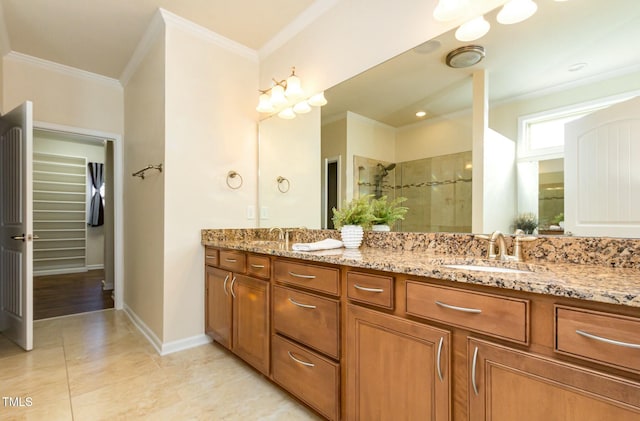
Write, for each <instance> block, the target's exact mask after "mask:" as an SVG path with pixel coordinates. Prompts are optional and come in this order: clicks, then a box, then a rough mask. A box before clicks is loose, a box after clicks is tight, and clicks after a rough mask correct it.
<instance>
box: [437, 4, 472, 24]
mask: <svg viewBox="0 0 640 421" xmlns="http://www.w3.org/2000/svg"><path fill="white" fill-rule="evenodd" d="M467 3H468V0H440V1H439V2H438V5H437V6H436V8H435V10H434V11H433V17H434V18H435V19H436V20H439V21H440V22H448V21H451V20H455V19H458V18H461V17H462V15H464V14H465V12H466V11H467V8H466V6H467Z"/></svg>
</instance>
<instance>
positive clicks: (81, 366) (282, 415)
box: [0, 310, 320, 421]
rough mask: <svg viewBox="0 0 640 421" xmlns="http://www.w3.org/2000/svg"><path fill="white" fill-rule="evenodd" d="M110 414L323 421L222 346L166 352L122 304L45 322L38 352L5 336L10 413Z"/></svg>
mask: <svg viewBox="0 0 640 421" xmlns="http://www.w3.org/2000/svg"><path fill="white" fill-rule="evenodd" d="M9 398H12V400H10V399H9ZM15 398H22V399H21V401H16V400H15ZM16 404H17V405H20V404H21V405H22V406H16ZM103 419H104V420H106V419H109V420H137V419H149V420H243V421H244V420H278V421H280V420H320V418H318V417H317V416H316V415H314V414H313V413H312V412H310V411H309V410H307V409H306V408H305V407H304V406H302V405H300V404H299V403H298V402H296V401H295V400H293V399H292V398H291V397H290V396H289V395H288V394H286V393H285V392H283V391H282V390H280V389H279V388H278V387H277V386H275V385H273V384H272V383H271V382H269V381H268V380H266V379H265V378H264V377H262V376H261V375H260V374H258V373H257V372H256V371H254V370H253V369H251V368H249V367H248V366H247V365H246V364H244V363H243V362H241V361H239V360H238V359H237V358H235V357H233V356H231V355H229V353H228V352H226V351H225V350H223V349H222V348H220V347H219V346H217V345H211V344H209V345H203V346H199V347H197V348H192V349H189V350H186V351H182V352H177V353H174V354H170V355H166V356H164V357H162V356H159V355H158V354H157V353H156V351H155V350H154V348H153V347H152V346H151V345H150V344H149V343H148V342H147V340H146V339H145V338H144V337H143V336H142V334H141V333H140V332H139V331H138V330H137V329H136V327H135V326H134V325H133V324H132V323H131V322H130V320H129V318H128V317H127V316H126V314H124V313H123V312H122V311H117V310H104V311H98V312H93V313H85V314H80V315H75V316H68V317H61V318H55V319H46V320H40V321H36V322H34V350H33V351H31V352H24V351H22V350H21V349H19V348H18V347H16V346H15V345H14V344H13V343H12V342H10V341H8V340H7V339H6V338H5V337H3V336H1V335H0V420H3V421H6V420H47V421H63V420H74V421H85V420H89V421H94V420H103Z"/></svg>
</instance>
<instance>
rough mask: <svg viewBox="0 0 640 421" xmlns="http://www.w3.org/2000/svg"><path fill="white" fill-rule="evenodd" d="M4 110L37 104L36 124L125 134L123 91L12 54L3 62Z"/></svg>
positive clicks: (107, 81) (111, 83) (104, 81)
mask: <svg viewBox="0 0 640 421" xmlns="http://www.w3.org/2000/svg"><path fill="white" fill-rule="evenodd" d="M2 61H3V68H4V75H3V76H4V77H3V80H2V84H3V87H4V92H3V97H2V107H3V109H4V110H11V109H13V108H14V107H16V106H18V105H20V104H21V103H23V102H24V101H27V100H30V101H32V102H33V116H34V117H33V118H34V121H41V122H47V123H55V124H60V125H65V126H72V127H79V128H86V129H91V130H99V131H104V132H109V133H115V134H122V132H123V131H124V114H123V94H124V93H123V89H122V86H120V84H119V83H118V82H117V81H115V80H113V79H107V78H103V77H101V76H97V75H96V77H93V76H91V75H87V74H83V73H82V72H73V71H68V70H65V69H62V68H57V67H55V66H50V67H47V66H44V65H42V64H41V63H39V62H37V61H32V60H28V59H25V58H24V57H22V56H19V55H15V54H14V53H11V54H9V55H7V56H5V57H3V59H2Z"/></svg>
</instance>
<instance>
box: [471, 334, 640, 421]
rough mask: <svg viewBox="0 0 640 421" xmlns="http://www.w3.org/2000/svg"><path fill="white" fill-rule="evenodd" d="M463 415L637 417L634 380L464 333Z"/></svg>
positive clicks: (509, 420) (496, 420) (499, 420)
mask: <svg viewBox="0 0 640 421" xmlns="http://www.w3.org/2000/svg"><path fill="white" fill-rule="evenodd" d="M467 351H468V358H469V359H468V361H469V365H470V367H469V377H470V379H469V383H470V384H469V415H470V417H469V419H470V420H472V421H473V420H478V421H480V420H483V421H484V420H491V421H503V420H504V421H513V420H531V421H538V420H539V421H549V420H562V421H602V420H616V421H632V420H633V421H637V420H638V419H640V383H635V382H632V381H629V380H626V379H622V378H618V377H614V376H610V375H607V374H604V373H600V372H597V371H593V370H588V369H585V368H582V367H579V366H575V365H572V364H568V363H564V362H559V361H555V360H552V359H549V358H546V357H541V356H537V355H533V354H528V353H525V352H522V351H517V350H514V349H510V348H507V347H503V346H499V345H494V344H491V343H489V342H484V341H481V340H475V339H469V341H468V349H467Z"/></svg>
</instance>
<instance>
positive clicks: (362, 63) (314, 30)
mask: <svg viewBox="0 0 640 421" xmlns="http://www.w3.org/2000/svg"><path fill="white" fill-rule="evenodd" d="M505 2H506V0H482V1H473V2H470V5H471V6H470V7H472V8H474V10H473V11H474V13H475V14H476V15H479V14H483V13H485V12H487V11H489V10H491V9H493V8H494V7H497V6H498V5H500V4H503V3H505ZM437 3H438V2H437V0H404V1H402V3H401V4H399V3H398V2H393V1H370V0H350V1H338V2H336V4H335V6H333V7H332V8H331V9H329V10H328V11H326V12H325V13H324V14H323V15H322V16H320V17H319V18H318V19H316V20H315V21H314V22H313V23H312V24H311V25H309V26H308V27H306V28H304V29H303V30H302V31H300V32H299V33H298V34H297V35H296V36H295V37H294V38H293V39H291V40H290V41H289V42H287V43H286V44H284V45H283V46H281V47H280V48H278V49H277V50H276V51H275V52H273V53H270V54H268V55H267V56H266V57H264V58H263V59H262V60H261V62H260V86H261V87H267V86H270V83H269V82H270V80H271V78H272V77H280V78H282V77H286V75H287V72H288V70H289V68H290V67H291V66H296V74H298V75H299V76H300V77H301V79H302V82H303V84H304V87H305V89H306V90H309V91H321V90H325V89H328V88H329V87H331V86H333V85H336V84H338V83H340V82H342V81H344V80H346V79H348V78H350V77H352V76H355V75H357V74H358V73H361V72H363V71H364V70H367V69H369V68H371V67H373V66H375V65H377V64H380V63H382V62H383V61H385V60H388V59H389V58H391V57H394V56H396V55H398V54H400V53H402V52H404V51H406V50H408V49H410V48H413V47H415V46H416V45H418V44H421V43H423V42H425V41H427V40H429V39H431V38H433V37H435V36H437V35H440V34H442V33H444V32H446V31H448V30H449V29H452V28H454V27H456V26H457V25H459V24H460V23H462V22H456V21H453V22H447V23H441V22H437V21H435V20H434V19H433V10H434V9H435V6H436V4H437Z"/></svg>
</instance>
